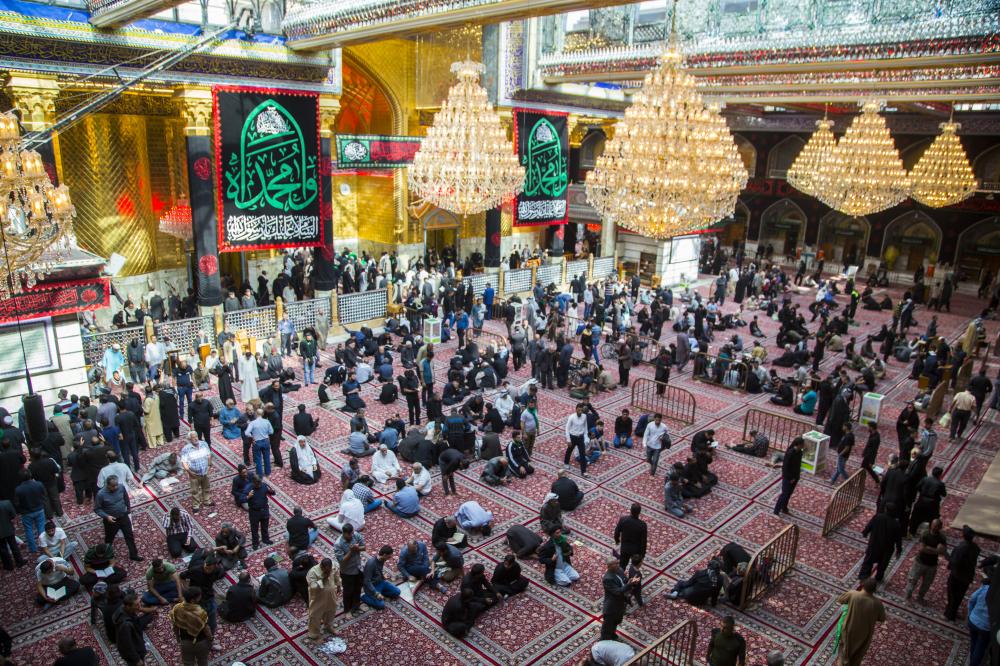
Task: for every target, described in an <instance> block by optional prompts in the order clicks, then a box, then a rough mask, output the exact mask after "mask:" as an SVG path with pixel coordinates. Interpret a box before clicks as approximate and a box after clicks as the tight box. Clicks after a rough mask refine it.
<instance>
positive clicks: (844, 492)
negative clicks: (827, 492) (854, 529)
mask: <svg viewBox="0 0 1000 666" xmlns="http://www.w3.org/2000/svg"><path fill="white" fill-rule="evenodd" d="M867 475H868V472H867V471H865V470H864V469H859V470H858V471H857V472H855V473H854V474H852V475H851V476H849V477H848V478H847V480H846V481H844V482H843V483H842V484H840V485H839V486H837V489H836V490H834V491H833V495H832V496H831V497H830V503H829V504H827V505H826V517H824V518H823V536H827V535H828V534H830V532H832V531H834V530H835V529H837V528H838V527H840V526H841V525H843V524H844V523H845V522H846V521H847V519H848V518H850V517H851V514H852V513H854V510H855V509H857V508H858V507H859V506H861V500H863V499H864V498H865V477H866V476H867Z"/></svg>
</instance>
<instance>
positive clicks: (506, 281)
mask: <svg viewBox="0 0 1000 666" xmlns="http://www.w3.org/2000/svg"><path fill="white" fill-rule="evenodd" d="M503 291H504V293H505V294H516V293H517V292H519V291H531V269H530V268H522V269H520V270H516V271H507V272H506V273H504V274H503Z"/></svg>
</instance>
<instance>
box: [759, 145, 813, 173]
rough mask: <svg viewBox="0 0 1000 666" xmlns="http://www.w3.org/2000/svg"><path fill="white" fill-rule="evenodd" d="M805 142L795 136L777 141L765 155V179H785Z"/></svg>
mask: <svg viewBox="0 0 1000 666" xmlns="http://www.w3.org/2000/svg"><path fill="white" fill-rule="evenodd" d="M805 145H806V142H805V140H804V139H802V137H800V136H797V135H795V134H793V135H791V136H789V137H786V138H785V139H783V140H781V141H779V142H778V143H777V144H776V145H775V146H774V147H773V148H771V150H770V151H768V153H767V177H768V178H785V176H786V174H787V173H788V169H789V168H790V167H791V166H792V162H794V161H795V158H796V157H798V156H799V153H800V152H802V149H803V148H804V147H805Z"/></svg>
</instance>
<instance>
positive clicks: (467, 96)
mask: <svg viewBox="0 0 1000 666" xmlns="http://www.w3.org/2000/svg"><path fill="white" fill-rule="evenodd" d="M451 71H452V72H453V73H455V74H457V75H458V83H456V84H455V85H453V86H452V87H451V89H450V90H449V91H448V99H446V100H445V101H444V104H443V105H442V106H441V110H440V111H438V113H437V115H435V116H434V124H433V125H432V126H431V127H430V128H429V129H428V130H427V136H426V137H425V138H424V139H423V140H422V141H421V142H420V150H418V151H417V153H416V155H414V157H413V164H411V165H410V167H409V184H410V189H411V190H413V191H414V193H416V194H417V195H418V196H419V197H421V198H423V199H425V200H427V201H429V202H430V203H432V204H434V205H435V206H437V207H438V208H443V209H445V210H450V211H452V212H455V213H458V214H460V215H471V214H473V213H480V212H482V211H484V210H489V209H491V208H496V207H497V206H498V205H500V204H501V203H502V202H503V201H505V200H507V199H510V198H511V197H513V196H515V195H517V194H518V193H519V192H520V191H521V190H522V188H523V187H524V168H523V167H522V166H521V165H520V164H519V163H518V159H517V155H515V153H514V150H513V147H512V146H511V142H510V141H508V140H507V132H506V130H505V129H504V128H503V126H502V125H501V124H500V116H498V115H497V113H496V112H495V111H494V110H493V105H492V104H490V102H489V100H488V99H487V97H486V90H485V89H484V88H483V87H482V86H481V85H480V84H479V76H480V73H481V72H482V71H483V66H482V64H480V63H478V62H472V61H470V60H465V61H462V62H456V63H454V64H452V66H451Z"/></svg>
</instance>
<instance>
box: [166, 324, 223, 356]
mask: <svg viewBox="0 0 1000 666" xmlns="http://www.w3.org/2000/svg"><path fill="white" fill-rule="evenodd" d="M155 330H156V337H157V338H158V339H159V340H160V341H161V342H164V343H166V341H167V340H168V339H169V340H170V342H172V343H173V345H174V347H175V348H176V349H177V350H178V351H181V352H187V351H189V350H190V349H191V348H192V347H194V346H195V343H196V341H197V340H198V333H200V332H204V333H207V334H208V339H209V340H211V341H212V342H211V344H212V346H213V347H214V346H215V321H214V320H213V318H212V317H211V316H204V317H194V318H192V319H181V320H179V321H164V322H160V323H159V324H156V326H155Z"/></svg>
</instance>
